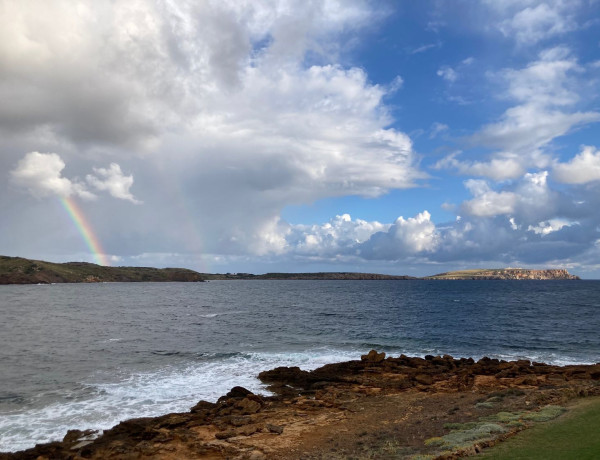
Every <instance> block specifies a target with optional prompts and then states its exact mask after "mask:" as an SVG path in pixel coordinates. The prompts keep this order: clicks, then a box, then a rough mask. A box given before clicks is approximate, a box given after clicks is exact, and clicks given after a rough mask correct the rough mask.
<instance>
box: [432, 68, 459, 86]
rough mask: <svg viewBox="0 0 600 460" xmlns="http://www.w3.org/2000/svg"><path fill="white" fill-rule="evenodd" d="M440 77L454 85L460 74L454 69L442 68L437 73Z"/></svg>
mask: <svg viewBox="0 0 600 460" xmlns="http://www.w3.org/2000/svg"><path fill="white" fill-rule="evenodd" d="M437 75H438V77H442V78H443V79H444V80H446V81H447V82H450V83H454V82H455V81H456V80H457V79H458V73H457V72H456V70H454V69H453V68H452V67H449V66H444V67H440V69H439V70H438V71H437Z"/></svg>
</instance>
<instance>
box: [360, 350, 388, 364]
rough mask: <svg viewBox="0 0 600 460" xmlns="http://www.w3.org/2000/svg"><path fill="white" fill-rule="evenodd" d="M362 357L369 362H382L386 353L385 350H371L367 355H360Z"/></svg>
mask: <svg viewBox="0 0 600 460" xmlns="http://www.w3.org/2000/svg"><path fill="white" fill-rule="evenodd" d="M360 359H361V360H362V361H367V362H369V363H380V362H381V361H383V360H384V359H385V353H384V352H381V353H377V350H371V351H370V352H369V353H367V354H366V355H362V356H361V357H360Z"/></svg>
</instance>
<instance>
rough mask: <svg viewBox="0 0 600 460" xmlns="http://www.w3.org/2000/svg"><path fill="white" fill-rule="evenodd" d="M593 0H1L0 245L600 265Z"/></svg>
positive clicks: (121, 253)
mask: <svg viewBox="0 0 600 460" xmlns="http://www.w3.org/2000/svg"><path fill="white" fill-rule="evenodd" d="M599 95H600V1H599V0H549V1H537V0H518V1H517V0H479V1H472V0H446V1H442V0H423V1H418V2H416V1H409V0H398V1H360V0H356V1H355V0H340V1H334V0H319V1H310V0H302V1H299V0H296V1H278V0H264V1H250V0H247V1H244V0H235V1H234V0H231V1H227V0H218V1H217V0H215V1H212V0H204V1H186V0H177V1H174V0H154V1H151V0H126V1H125V0H122V1H121V0H116V1H108V0H106V1H103V0H101V1H98V0H90V1H85V0H83V1H73V0H55V1H52V2H48V1H46V0H39V1H38V0H27V1H21V0H0V101H1V102H0V211H1V218H0V254H3V255H8V256H21V257H29V258H35V259H42V260H49V261H54V262H66V261H88V262H95V263H104V264H110V265H116V266H122V265H136V266H156V267H167V266H169V267H187V268H191V269H194V270H198V271H201V272H213V273H216V272H219V273H224V272H231V273H236V272H251V273H265V272H273V271H286V272H314V271H359V272H375V273H388V274H399V275H401V274H408V275H415V276H421V275H431V274H435V273H440V272H444V271H448V270H454V269H464V268H495V267H524V268H546V267H548V268H553V267H560V268H567V269H569V271H570V272H572V273H574V274H577V275H580V276H582V277H584V278H595V279H598V278H600V212H599V211H598V210H599V209H600V136H599V134H598V133H600V98H599Z"/></svg>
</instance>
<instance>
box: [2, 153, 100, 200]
mask: <svg viewBox="0 0 600 460" xmlns="http://www.w3.org/2000/svg"><path fill="white" fill-rule="evenodd" d="M65 166H66V165H65V163H64V161H63V160H62V159H61V158H60V156H59V155H57V154H56V153H40V152H29V153H28V154H27V155H25V157H24V158H23V159H22V160H20V161H19V163H18V164H17V166H16V168H15V169H13V170H12V171H11V172H10V175H11V179H12V181H13V183H14V184H16V185H18V186H20V187H23V188H26V189H27V190H28V191H29V192H30V193H31V194H32V195H34V196H36V197H45V196H52V195H54V196H60V197H63V198H66V197H69V196H71V195H78V196H80V197H81V198H84V199H94V198H95V195H94V194H93V193H90V192H89V191H87V190H86V189H85V186H84V185H82V184H81V183H78V182H76V181H71V180H69V179H67V178H66V177H63V176H62V170H63V169H65Z"/></svg>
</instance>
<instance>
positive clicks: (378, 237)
mask: <svg viewBox="0 0 600 460" xmlns="http://www.w3.org/2000/svg"><path fill="white" fill-rule="evenodd" d="M437 244H438V233H437V231H436V227H435V224H434V223H433V222H432V221H431V214H429V212H427V211H423V212H421V213H419V214H417V215H416V216H415V217H409V218H407V219H405V218H404V217H402V216H400V217H398V219H396V221H395V222H394V223H393V224H392V225H391V226H390V227H389V229H388V230H387V231H381V232H378V233H375V234H374V235H373V236H372V237H371V238H369V240H367V241H365V242H364V243H363V244H361V245H360V246H359V253H360V256H361V257H363V258H365V259H383V260H386V259H388V260H394V259H402V258H405V257H409V256H417V255H421V254H426V253H429V252H432V251H434V250H435V248H436V247H437Z"/></svg>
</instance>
